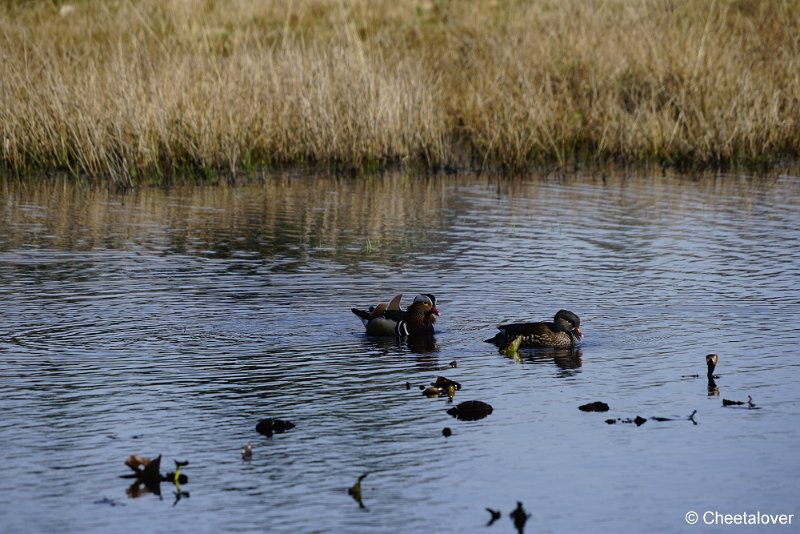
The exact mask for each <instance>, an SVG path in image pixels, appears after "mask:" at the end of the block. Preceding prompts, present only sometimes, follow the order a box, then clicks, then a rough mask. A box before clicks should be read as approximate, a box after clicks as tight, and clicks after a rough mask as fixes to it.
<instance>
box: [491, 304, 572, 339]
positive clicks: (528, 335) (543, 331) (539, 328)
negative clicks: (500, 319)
mask: <svg viewBox="0 0 800 534" xmlns="http://www.w3.org/2000/svg"><path fill="white" fill-rule="evenodd" d="M580 325H581V320H580V318H579V317H578V316H577V315H575V314H574V313H572V312H571V311H567V310H559V311H558V313H556V315H555V317H554V318H553V322H552V323H551V322H546V321H543V322H540V323H513V324H504V325H500V326H498V327H497V328H498V329H499V330H500V332H498V333H497V335H496V336H494V337H493V338H490V339H487V340H486V342H487V343H494V344H495V345H498V346H501V347H503V346H507V345H508V344H509V343H511V342H513V341H515V338H516V337H517V336H519V337H521V338H522V339H521V345H522V346H523V347H573V346H575V345H576V344H577V343H578V341H580V340H581V337H582V336H583V334H581V329H580Z"/></svg>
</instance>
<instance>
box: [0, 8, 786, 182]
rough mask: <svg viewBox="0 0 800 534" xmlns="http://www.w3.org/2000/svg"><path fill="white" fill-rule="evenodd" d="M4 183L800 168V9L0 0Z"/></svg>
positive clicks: (0, 130)
mask: <svg viewBox="0 0 800 534" xmlns="http://www.w3.org/2000/svg"><path fill="white" fill-rule="evenodd" d="M0 67H1V68H2V73H3V76H2V77H0V136H2V161H3V165H4V167H5V168H6V169H7V170H9V171H10V172H13V173H17V174H25V173H29V172H40V171H46V172H47V171H68V172H70V173H73V174H80V175H90V176H98V177H110V178H111V179H113V180H115V181H119V182H130V181H135V180H141V179H146V178H151V177H171V176H175V175H179V174H184V173H186V172H191V173H199V174H201V175H216V174H217V173H219V172H223V173H230V174H236V173H237V172H242V171H248V170H252V169H254V168H257V167H262V166H268V167H273V168H274V167H277V166H294V165H307V164H314V165H323V166H326V167H329V168H337V169H342V168H344V169H359V170H363V169H375V168H381V167H384V166H389V165H402V166H408V167H413V168H423V169H436V168H438V167H440V166H442V165H446V164H458V165H470V166H475V167H490V168H497V169H503V170H508V171H514V172H518V171H525V170H529V169H531V168H533V167H536V166H542V165H549V164H553V163H557V164H560V165H562V166H564V165H567V164H571V163H573V162H575V161H581V162H617V163H660V164H678V165H693V166H698V167H704V166H727V165H739V164H763V163H774V162H776V161H780V160H784V159H796V158H797V157H798V155H800V4H798V3H796V2H794V1H793V0H786V1H781V0H763V1H758V0H716V1H714V0H606V1H588V0H543V1H539V2H527V1H522V0H505V1H503V0H493V1H492V0H458V1H456V0H452V1H447V0H435V1H429V0H416V1H415V0H349V1H347V0H295V1H294V2H250V1H247V0H231V1H226V2H223V1H215V0H205V1H200V0H197V1H190V0H141V1H133V0H127V1H118V0H109V1H104V2H94V1H88V0H87V1H85V2H73V3H71V4H69V5H67V4H63V3H57V2H43V1H39V2H37V1H34V2H10V1H6V2H2V3H0Z"/></svg>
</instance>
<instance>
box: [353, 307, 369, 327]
mask: <svg viewBox="0 0 800 534" xmlns="http://www.w3.org/2000/svg"><path fill="white" fill-rule="evenodd" d="M350 311H351V312H353V313H354V314H356V317H358V318H359V319H361V322H362V323H364V326H366V325H367V321H369V316H370V312H368V311H366V310H359V309H358V308H350Z"/></svg>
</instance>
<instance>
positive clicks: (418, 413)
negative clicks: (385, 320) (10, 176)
mask: <svg viewBox="0 0 800 534" xmlns="http://www.w3.org/2000/svg"><path fill="white" fill-rule="evenodd" d="M0 191H2V198H1V199H0V302H1V303H2V307H0V377H2V386H0V410H2V413H3V422H2V425H0V447H1V449H0V450H2V459H0V467H2V472H3V475H4V476H3V482H2V483H1V484H0V524H2V525H3V528H2V530H3V532H43V533H50V532H82V533H86V532H97V533H117V532H118V533H129V532H138V531H142V532H145V531H153V532H170V533H198V532H265V531H274V532H419V531H422V530H426V529H427V530H433V531H454V532H474V531H481V532H483V531H486V532H514V531H515V528H514V525H513V522H512V520H511V519H510V518H509V515H508V514H509V512H510V511H511V510H512V509H514V507H515V506H516V502H517V501H521V502H522V503H523V505H524V507H525V509H526V510H527V511H528V512H529V513H530V514H531V517H530V519H529V520H528V522H527V525H526V531H528V532H565V531H593V532H643V531H657V532H675V531H686V532H691V531H704V530H714V528H712V527H709V526H703V520H704V518H705V519H709V518H711V519H712V520H713V514H712V515H711V516H708V515H704V514H705V512H708V511H711V512H714V511H718V512H720V513H722V514H743V513H749V514H755V513H758V512H760V513H762V514H767V513H768V514H787V515H788V514H795V517H794V518H793V523H792V525H791V526H788V525H787V526H784V527H777V528H779V529H782V530H781V531H783V530H786V529H788V530H793V531H797V530H798V526H797V525H798V524H800V517H797V516H798V515H800V508H799V507H798V502H800V498H799V497H800V490H798V487H799V486H798V483H797V481H798V479H799V478H800V459H798V455H797V451H798V450H800V425H799V424H798V422H800V391H798V387H797V383H798V381H800V357H798V354H797V346H798V342H800V326H798V323H797V317H798V316H800V230H798V228H800V206H798V199H800V180H798V178H796V177H790V176H779V177H772V178H746V177H737V176H719V177H704V178H698V179H691V178H688V177H675V176H670V177H650V176H638V177H637V176H612V177H605V178H600V177H579V178H561V179H557V178H537V179H530V180H510V179H505V180H497V179H492V178H487V177H476V176H456V177H428V178H425V177H423V178H418V177H416V178H411V177H406V176H381V177H374V178H361V179H336V178H314V177H301V178H298V177H289V176H282V177H275V178H269V179H265V180H262V181H260V182H258V183H252V184H249V185H240V186H237V187H226V186H218V187H186V188H182V187H178V188H169V189H159V188H142V189H138V190H134V191H129V192H125V193H118V192H114V191H109V190H107V189H103V188H93V187H89V186H86V185H81V184H70V183H66V182H60V181H58V182H50V183H28V184H16V183H12V182H5V183H2V184H0ZM398 293H403V294H404V298H403V304H404V305H407V304H408V303H410V301H411V300H412V298H413V296H414V295H415V294H417V293H433V294H435V295H436V297H437V305H438V308H439V310H440V312H441V314H442V316H441V318H440V319H439V321H438V323H437V332H436V335H435V337H434V338H433V339H425V340H419V341H411V342H410V341H399V342H397V341H394V340H381V339H371V338H367V337H366V336H365V335H364V332H363V327H362V325H361V323H360V321H359V320H358V318H357V317H355V316H354V315H353V314H352V313H351V312H350V308H351V307H354V306H357V307H367V306H369V305H374V304H377V303H378V302H388V301H389V299H391V297H393V296H394V295H395V294H398ZM561 308H566V309H569V310H572V311H574V312H575V313H577V314H578V315H580V317H581V323H582V324H581V329H582V331H583V332H584V340H583V343H582V345H581V346H580V347H579V348H578V349H577V350H576V351H574V352H569V351H567V352H564V351H562V352H553V351H548V350H532V349H527V350H521V351H520V353H519V355H518V356H519V357H518V358H510V357H506V356H503V355H501V354H500V353H499V352H498V350H497V348H496V347H494V346H493V345H490V344H488V343H484V342H483V341H482V340H484V339H486V338H488V337H490V336H492V335H493V334H494V333H495V331H496V328H495V326H496V325H497V324H499V323H503V322H509V321H519V320H548V319H552V316H553V314H554V313H555V312H556V311H557V310H559V309H561ZM708 353H717V354H718V355H719V364H718V366H717V369H716V373H717V374H718V375H719V378H718V379H717V380H716V385H717V386H718V394H714V392H711V393H709V388H708V383H707V380H706V377H705V374H706V366H705V355H706V354H708ZM454 360H455V361H456V362H457V367H455V368H451V367H450V365H449V364H450V362H452V361H454ZM439 375H442V376H446V377H448V378H450V379H453V380H456V381H458V382H460V383H461V384H462V389H461V390H460V391H458V392H457V393H456V395H455V403H458V402H461V401H466V400H482V401H485V402H488V403H489V404H491V405H492V406H493V407H494V412H493V413H492V414H491V415H489V416H488V417H487V418H485V419H482V420H480V421H458V420H456V419H453V418H452V417H450V416H449V415H448V414H447V410H448V409H449V408H450V407H451V406H452V405H451V404H449V403H448V399H447V398H446V397H445V398H436V399H429V398H426V397H424V396H423V395H422V394H421V392H420V389H419V386H420V385H426V384H430V383H431V382H433V381H434V380H435V379H436V377H437V376H439ZM695 375H698V376H695ZM407 383H408V384H410V386H411V387H410V389H407ZM748 395H749V396H751V397H752V401H753V402H754V403H755V405H756V406H757V409H749V408H748V407H747V406H736V407H723V406H722V399H723V398H724V399H733V400H740V401H746V400H747V397H748ZM597 400H600V401H604V402H606V403H608V404H609V405H610V407H611V409H610V411H609V412H607V413H584V412H581V411H579V410H578V406H579V405H582V404H585V403H588V402H592V401H597ZM695 410H696V414H695V416H694V422H696V424H694V423H693V422H692V421H691V420H689V419H688V416H689V415H690V414H692V413H693V412H694V411H695ZM636 416H642V417H645V418H648V419H649V420H648V421H647V422H646V423H645V424H643V425H642V426H638V427H637V426H636V425H634V424H626V423H623V422H619V423H617V424H613V425H611V424H607V423H606V422H605V420H606V419H627V418H634V417H636ZM266 417H278V418H283V419H289V420H290V421H292V422H294V423H295V424H296V427H295V428H294V429H292V430H290V431H289V432H286V433H284V434H276V435H274V436H272V437H270V438H268V437H265V436H261V435H259V434H258V433H256V432H255V425H256V423H257V422H258V421H259V420H260V419H262V418H266ZM652 417H665V418H670V419H672V420H670V421H657V420H653V419H650V418H652ZM445 427H450V428H451V429H452V433H453V434H452V436H450V437H449V438H445V437H444V436H443V434H442V430H443V429H444V428H445ZM248 442H251V443H252V444H253V446H254V450H253V457H252V459H251V460H250V461H243V460H242V457H241V454H240V450H241V448H242V446H243V445H245V444H246V443H248ZM131 454H139V455H142V456H149V457H153V456H157V455H159V454H161V455H163V461H162V468H163V469H162V471H163V472H166V471H167V470H169V469H170V468H173V467H174V464H173V461H174V460H187V461H189V462H190V463H189V465H188V466H186V467H184V468H183V473H185V474H186V475H188V477H189V481H188V483H187V484H184V485H183V486H182V487H181V489H182V490H184V491H188V492H189V493H190V496H189V497H188V498H187V497H186V496H184V497H183V498H181V499H180V500H178V501H177V502H176V500H175V494H174V492H175V487H174V486H173V485H171V484H168V483H162V485H161V491H162V497H163V499H159V498H158V497H157V496H155V495H153V494H145V495H142V496H139V497H138V498H133V497H129V496H128V493H127V491H128V488H129V486H130V485H131V483H132V481H131V480H128V479H123V478H120V476H121V475H125V474H127V473H128V472H129V471H128V469H127V467H126V466H125V465H124V463H123V462H124V460H125V459H126V458H127V457H128V456H129V455H131ZM363 473H368V476H367V477H366V478H365V479H364V480H363V482H362V498H363V503H364V505H365V508H360V507H359V506H358V504H357V503H356V502H355V500H354V499H353V498H351V497H350V496H349V495H348V492H347V489H348V488H349V487H350V486H352V485H353V484H354V483H355V482H356V479H357V478H358V477H359V475H361V474H363ZM487 507H490V508H493V509H497V510H499V511H501V512H502V514H503V516H502V517H501V518H500V519H498V520H497V521H496V522H495V523H494V524H493V525H492V526H491V527H489V528H485V525H486V524H487V522H488V521H489V518H490V515H489V513H488V512H487V511H486V508H487ZM689 511H695V512H697V513H699V514H700V525H694V526H691V525H688V524H687V523H686V520H685V516H686V514H687V512H689ZM728 528H731V527H728ZM739 528H747V531H748V532H753V531H765V532H766V531H770V532H772V531H775V528H776V527H768V526H764V525H761V526H751V527H739Z"/></svg>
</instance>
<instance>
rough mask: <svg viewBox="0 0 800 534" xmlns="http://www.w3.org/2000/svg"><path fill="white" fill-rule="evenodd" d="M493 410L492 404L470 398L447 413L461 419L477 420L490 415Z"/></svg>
mask: <svg viewBox="0 0 800 534" xmlns="http://www.w3.org/2000/svg"><path fill="white" fill-rule="evenodd" d="M492 411H493V408H492V406H491V405H490V404H487V403H485V402H483V401H479V400H470V401H464V402H462V403H459V404H458V405H456V406H454V407H453V408H450V409H449V410H447V413H448V414H450V415H452V416H453V417H455V418H456V419H459V420H461V421H477V420H478V419H483V418H484V417H486V416H488V415H489V414H490V413H492Z"/></svg>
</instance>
